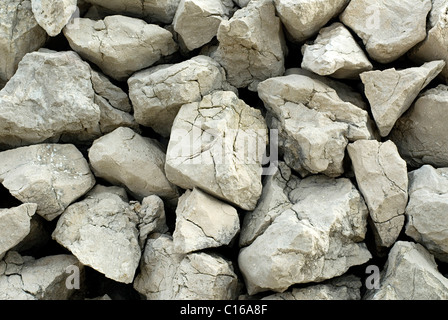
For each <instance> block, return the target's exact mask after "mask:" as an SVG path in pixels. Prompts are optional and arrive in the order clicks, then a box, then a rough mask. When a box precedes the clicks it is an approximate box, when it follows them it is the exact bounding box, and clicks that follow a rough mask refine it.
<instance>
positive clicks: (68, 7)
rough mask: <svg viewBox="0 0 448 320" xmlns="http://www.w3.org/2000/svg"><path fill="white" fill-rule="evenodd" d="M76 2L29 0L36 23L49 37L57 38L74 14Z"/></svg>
mask: <svg viewBox="0 0 448 320" xmlns="http://www.w3.org/2000/svg"><path fill="white" fill-rule="evenodd" d="M76 3H77V2H76V0H63V1H52V0H31V8H32V10H33V14H34V17H35V18H36V21H37V23H39V25H40V26H41V27H42V28H43V29H45V31H46V32H47V34H48V35H49V36H51V37H55V36H57V35H58V34H59V33H61V31H62V29H63V28H64V27H65V26H66V25H67V23H68V22H69V21H70V19H71V18H72V16H73V14H74V13H75V11H76V9H77V7H76Z"/></svg>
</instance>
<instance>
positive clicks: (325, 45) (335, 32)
mask: <svg viewBox="0 0 448 320" xmlns="http://www.w3.org/2000/svg"><path fill="white" fill-rule="evenodd" d="M302 53H303V60H302V68H304V69H307V70H310V71H313V72H314V73H317V74H319V75H321V76H332V77H334V78H338V79H357V78H358V76H359V74H360V73H362V72H364V71H368V70H372V68H373V66H372V64H371V63H370V61H369V59H368V58H367V57H366V55H365V53H364V51H363V50H362V49H361V47H360V46H359V45H358V43H357V42H356V41H355V39H354V38H353V36H352V35H351V33H350V31H348V30H347V28H346V27H345V26H344V25H343V24H342V23H339V22H335V23H333V24H332V25H330V26H329V27H326V28H322V29H321V30H320V31H319V35H318V36H317V38H316V40H314V42H313V43H311V44H305V45H304V46H303V47H302Z"/></svg>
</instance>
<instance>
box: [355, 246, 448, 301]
mask: <svg viewBox="0 0 448 320" xmlns="http://www.w3.org/2000/svg"><path fill="white" fill-rule="evenodd" d="M363 299H365V300H446V299H448V279H447V278H445V277H444V276H443V275H442V274H441V273H440V272H439V271H438V269H437V264H436V262H435V260H434V257H433V256H432V255H431V254H430V253H429V252H428V251H427V250H426V249H425V248H424V247H423V246H422V245H420V244H416V243H412V242H405V241H398V242H396V243H395V245H394V246H393V247H392V249H391V250H390V252H389V257H388V259H387V262H386V265H385V267H384V270H383V271H382V272H381V275H380V288H379V289H374V290H371V291H368V292H367V294H366V295H365V296H364V297H363Z"/></svg>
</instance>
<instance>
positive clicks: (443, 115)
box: [389, 85, 448, 167]
mask: <svg viewBox="0 0 448 320" xmlns="http://www.w3.org/2000/svg"><path fill="white" fill-rule="evenodd" d="M446 110H448V86H446V85H439V86H437V87H436V88H433V89H429V90H427V91H425V92H423V93H422V94H421V95H420V97H419V98H418V99H417V100H416V101H415V103H414V104H413V105H412V106H411V107H410V108H409V110H408V111H407V112H406V113H405V114H404V115H403V116H402V117H401V118H400V119H398V120H397V122H396V124H395V127H394V129H393V130H392V132H391V134H390V136H389V138H390V139H391V140H392V141H393V142H395V144H396V145H397V147H398V151H399V152H400V155H401V156H402V158H403V159H405V160H406V162H407V163H408V164H409V165H410V166H411V167H419V166H421V165H423V164H430V165H433V166H436V167H448V127H447V126H446V123H447V121H448V113H447V112H446Z"/></svg>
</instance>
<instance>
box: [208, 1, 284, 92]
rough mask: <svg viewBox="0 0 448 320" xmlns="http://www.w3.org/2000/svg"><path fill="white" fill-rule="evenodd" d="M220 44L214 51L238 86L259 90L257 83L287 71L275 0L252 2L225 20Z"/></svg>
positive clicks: (221, 26)
mask: <svg viewBox="0 0 448 320" xmlns="http://www.w3.org/2000/svg"><path fill="white" fill-rule="evenodd" d="M217 38H218V41H219V46H218V48H217V50H216V51H215V52H214V53H213V54H212V58H214V59H215V60H216V61H218V62H219V63H220V64H221V65H222V66H223V67H224V69H225V70H226V72H227V80H228V81H229V83H230V84H231V85H233V86H235V87H237V88H243V87H248V88H249V90H251V91H256V90H257V85H258V83H260V82H261V81H264V80H266V79H268V78H271V77H276V76H280V75H283V73H284V72H285V66H284V64H285V55H286V51H287V48H286V45H285V41H284V36H283V33H282V26H281V23H280V20H279V18H278V17H276V15H275V7H274V4H273V2H272V0H260V1H252V2H249V4H248V5H247V6H246V7H244V8H242V9H240V10H237V11H236V12H235V14H234V15H233V17H232V18H231V19H229V20H223V21H222V22H221V24H220V25H219V28H218V34H217Z"/></svg>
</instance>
